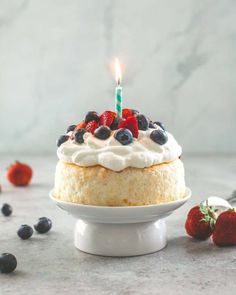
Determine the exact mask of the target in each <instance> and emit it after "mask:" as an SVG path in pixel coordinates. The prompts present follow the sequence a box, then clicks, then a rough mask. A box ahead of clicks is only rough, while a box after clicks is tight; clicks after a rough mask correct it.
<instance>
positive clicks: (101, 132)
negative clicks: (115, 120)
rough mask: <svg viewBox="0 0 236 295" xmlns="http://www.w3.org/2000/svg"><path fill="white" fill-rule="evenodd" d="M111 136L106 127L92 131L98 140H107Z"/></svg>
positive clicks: (109, 130)
mask: <svg viewBox="0 0 236 295" xmlns="http://www.w3.org/2000/svg"><path fill="white" fill-rule="evenodd" d="M110 135H111V129H110V128H109V127H108V126H100V127H99V128H97V129H96V130H95V131H94V136H95V137H97V138H99V139H103V140H105V139H107V138H109V137H110Z"/></svg>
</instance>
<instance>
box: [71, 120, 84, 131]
mask: <svg viewBox="0 0 236 295" xmlns="http://www.w3.org/2000/svg"><path fill="white" fill-rule="evenodd" d="M85 127H86V123H85V122H84V121H81V122H80V123H79V124H77V125H76V127H75V129H74V131H76V130H78V129H81V128H85Z"/></svg>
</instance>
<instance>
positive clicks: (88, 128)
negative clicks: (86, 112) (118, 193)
mask: <svg viewBox="0 0 236 295" xmlns="http://www.w3.org/2000/svg"><path fill="white" fill-rule="evenodd" d="M97 127H98V123H97V122H96V121H95V120H93V121H90V122H89V123H88V124H87V125H86V127H85V129H86V131H88V132H91V133H92V134H94V131H95V129H97Z"/></svg>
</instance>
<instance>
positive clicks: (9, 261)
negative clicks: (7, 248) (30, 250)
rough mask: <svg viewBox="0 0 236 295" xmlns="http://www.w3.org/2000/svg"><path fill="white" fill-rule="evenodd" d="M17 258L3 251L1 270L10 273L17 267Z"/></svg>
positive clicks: (0, 260) (0, 262)
mask: <svg viewBox="0 0 236 295" xmlns="http://www.w3.org/2000/svg"><path fill="white" fill-rule="evenodd" d="M16 266H17V260H16V257H15V256H14V255H13V254H10V253H3V254H1V255H0V272H2V273H10V272H13V271H14V270H15V269H16Z"/></svg>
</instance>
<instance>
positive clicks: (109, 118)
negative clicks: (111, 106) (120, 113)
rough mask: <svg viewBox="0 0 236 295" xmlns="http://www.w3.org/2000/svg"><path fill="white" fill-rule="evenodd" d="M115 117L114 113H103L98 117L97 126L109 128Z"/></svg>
mask: <svg viewBox="0 0 236 295" xmlns="http://www.w3.org/2000/svg"><path fill="white" fill-rule="evenodd" d="M115 117H116V113H115V112H112V111H105V112H103V113H102V114H101V116H100V117H99V125H104V126H108V127H110V126H111V124H112V122H113V120H114V119H115Z"/></svg>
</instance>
